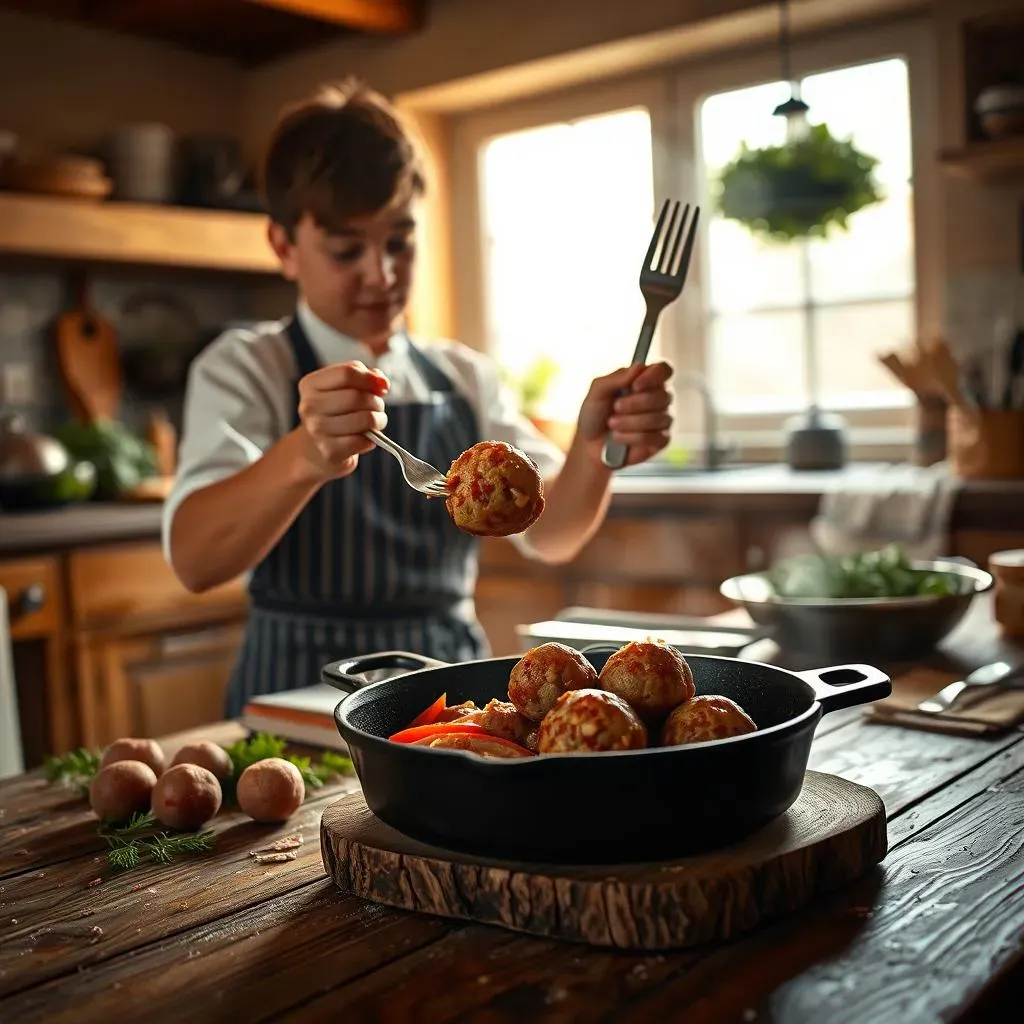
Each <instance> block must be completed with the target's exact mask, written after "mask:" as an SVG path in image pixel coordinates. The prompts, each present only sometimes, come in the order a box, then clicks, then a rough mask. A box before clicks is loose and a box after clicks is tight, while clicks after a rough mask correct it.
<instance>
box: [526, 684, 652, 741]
mask: <svg viewBox="0 0 1024 1024" xmlns="http://www.w3.org/2000/svg"><path fill="white" fill-rule="evenodd" d="M646 746H647V729H646V727H645V726H644V724H643V722H641V721H640V718H639V717H638V716H637V714H636V712H635V711H634V710H633V709H632V708H631V707H630V706H629V705H628V704H627V703H626V702H625V701H624V700H622V699H621V698H619V697H616V696H615V694H614V693H608V692H606V691H605V690H594V689H587V690H569V691H567V692H566V693H563V694H562V696H561V697H559V698H558V701H557V702H556V704H555V706H554V707H553V708H552V709H551V710H550V711H549V712H548V713H547V714H546V715H545V716H544V718H543V720H542V721H541V723H540V730H539V732H538V737H537V750H538V752H539V753H541V754H583V753H595V752H597V751H605V750H640V749H641V748H643V747H646Z"/></svg>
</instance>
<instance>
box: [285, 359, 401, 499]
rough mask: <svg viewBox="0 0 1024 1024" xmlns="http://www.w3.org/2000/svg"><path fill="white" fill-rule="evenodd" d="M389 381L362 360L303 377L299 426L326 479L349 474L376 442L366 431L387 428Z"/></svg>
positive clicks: (310, 456)
mask: <svg viewBox="0 0 1024 1024" xmlns="http://www.w3.org/2000/svg"><path fill="white" fill-rule="evenodd" d="M389 387H390V383H389V381H388V379H387V377H385V376H384V374H382V373H381V372H380V371H379V370H370V369H367V367H366V366H364V365H363V363H360V362H358V361H356V362H351V363H335V364H334V365H332V366H325V367H324V368H323V369H321V370H314V372H313V373H310V374H307V375H306V376H305V377H303V378H302V379H301V380H300V381H299V420H300V423H301V426H300V427H299V430H300V431H302V432H303V433H304V434H305V435H306V438H305V439H306V441H307V443H306V445H305V449H306V453H307V457H308V459H309V462H310V465H311V466H312V467H313V468H314V470H316V471H317V472H318V473H319V474H321V475H322V477H323V479H324V480H335V479H338V478H339V477H343V476H348V475H349V473H351V472H353V471H354V470H355V468H356V466H357V465H358V464H359V456H360V455H363V454H365V453H366V452H368V451H370V450H371V449H372V448H373V447H374V444H373V442H372V441H371V440H369V439H368V438H367V437H366V436H364V431H366V430H383V429H384V428H385V427H386V426H387V422H388V418H387V416H386V415H385V413H384V397H383V396H384V395H385V394H387V391H388V388H389Z"/></svg>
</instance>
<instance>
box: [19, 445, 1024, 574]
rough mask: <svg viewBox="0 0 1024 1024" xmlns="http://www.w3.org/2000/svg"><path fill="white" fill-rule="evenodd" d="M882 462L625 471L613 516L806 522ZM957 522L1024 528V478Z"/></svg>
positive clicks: (129, 511) (26, 526) (26, 525)
mask: <svg viewBox="0 0 1024 1024" xmlns="http://www.w3.org/2000/svg"><path fill="white" fill-rule="evenodd" d="M881 467H882V464H874V463H871V464H865V463H858V464H854V465H851V466H849V467H847V468H846V469H843V470H839V471H836V472H806V473H799V472H794V471H792V470H790V469H789V468H788V467H786V466H784V465H764V466H742V467H730V466H726V467H724V468H723V469H721V470H717V471H714V472H701V471H682V472H676V473H670V474H665V475H661V476H659V475H655V474H653V473H625V474H621V475H619V476H617V477H616V480H615V496H614V499H613V501H612V506H611V511H610V515H611V516H612V517H616V516H640V517H643V516H649V515H664V514H666V513H668V514H671V513H672V512H673V511H678V512H679V513H680V514H685V513H686V512H687V511H688V510H694V511H708V510H721V511H745V510H749V511H764V512H778V513H785V514H788V515H790V516H792V517H794V518H799V519H803V520H804V521H805V522H806V521H808V520H810V518H811V517H812V516H813V515H814V514H815V512H816V510H817V508H818V503H819V501H820V498H821V495H822V494H824V493H827V492H829V491H831V490H834V489H836V488H838V487H842V486H846V485H847V484H850V483H856V482H857V481H860V480H864V479H866V478H868V477H869V476H871V475H872V474H873V473H875V472H877V471H878V470H879V469H880V468H881ZM161 508H162V507H161V505H160V504H159V503H156V502H153V503H146V504H129V503H88V504H85V505H79V506H75V507H71V508H67V509H55V510H49V511H45V512H32V513H3V512H0V557H2V556H4V555H8V554H14V553H20V552H25V553H28V552H32V551H52V550H54V549H59V548H67V547H77V546H82V545H87V544H99V543H107V542H113V541H118V540H140V539H155V538H158V537H159V535H160V517H161ZM953 528H954V529H974V528H983V529H986V530H1020V529H1021V528H1024V480H1022V481H1008V482H1002V481H977V482H973V481H972V482H969V483H967V484H965V485H964V487H963V489H962V490H961V492H960V494H959V495H958V497H957V501H956V503H955V506H954V513H953Z"/></svg>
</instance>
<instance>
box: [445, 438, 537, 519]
mask: <svg viewBox="0 0 1024 1024" xmlns="http://www.w3.org/2000/svg"><path fill="white" fill-rule="evenodd" d="M447 484H448V497H447V498H446V499H445V504H446V505H447V507H448V514H449V515H450V516H451V517H452V520H453V522H454V523H455V525H456V526H457V527H459V529H460V530H465V531H466V532H467V533H473V534H477V535H478V536H481V537H507V536H509V535H510V534H513V533H522V532H523V531H524V530H525V529H526V528H527V527H529V526H531V525H532V524H533V523H535V522H536V521H537V520H538V519H539V518H540V514H541V512H543V511H544V481H543V480H542V479H541V475H540V470H539V469H538V468H537V464H536V463H535V462H534V461H533V459H531V458H530V457H529V456H528V455H527V454H526V453H525V452H521V451H520V450H519V449H518V448H513V447H512V445H510V444H505V442H504V441H481V442H480V443H479V444H475V445H473V447H472V448H468V449H466V451H464V452H463V453H462V454H461V455H460V456H459V457H458V458H457V459H456V460H455V461H454V462H453V463H452V464H451V468H450V469H449V470H448V474H447Z"/></svg>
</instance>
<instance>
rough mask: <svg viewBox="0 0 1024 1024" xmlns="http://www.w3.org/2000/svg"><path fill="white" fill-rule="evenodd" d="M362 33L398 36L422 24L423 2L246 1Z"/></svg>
mask: <svg viewBox="0 0 1024 1024" xmlns="http://www.w3.org/2000/svg"><path fill="white" fill-rule="evenodd" d="M245 2H246V3H251V4H258V5H260V6H262V7H273V8H276V9H277V10H279V11H287V12H288V13H289V14H295V15H298V16H299V17H305V18H318V19H319V20H320V21H327V22H333V23H334V24H337V25H345V26H347V27H348V28H353V29H357V30H359V31H362V32H379V33H381V34H385V35H398V34H401V33H404V32H411V31H413V30H414V29H417V28H419V27H420V26H421V24H422V18H421V14H422V11H421V7H422V3H421V2H420V0H245Z"/></svg>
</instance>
